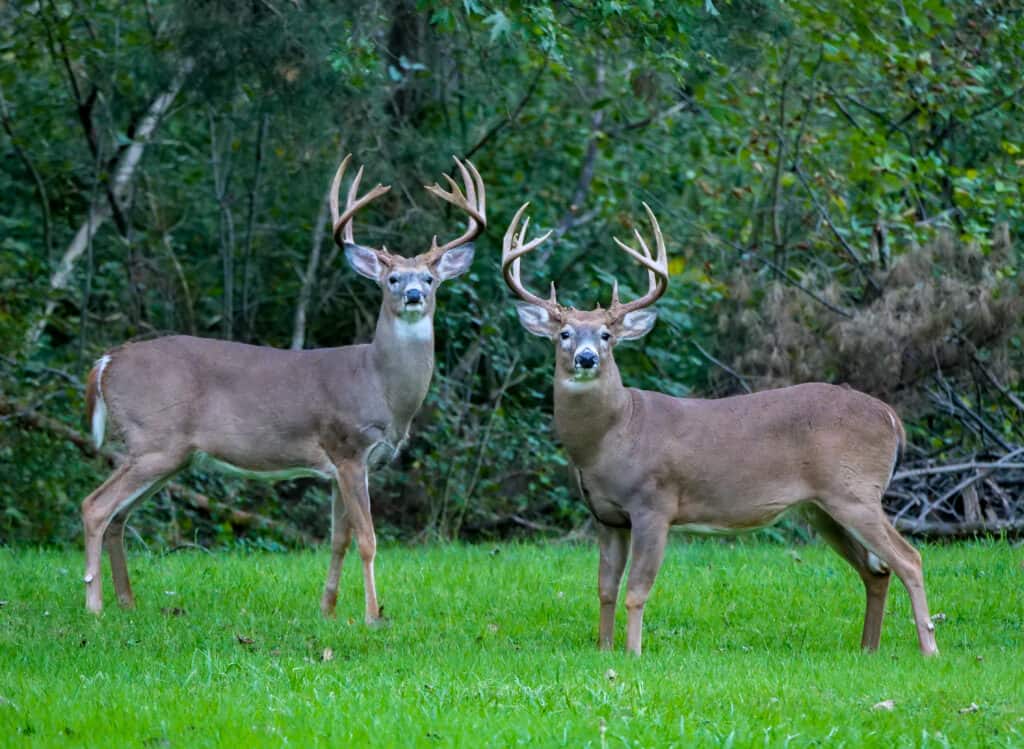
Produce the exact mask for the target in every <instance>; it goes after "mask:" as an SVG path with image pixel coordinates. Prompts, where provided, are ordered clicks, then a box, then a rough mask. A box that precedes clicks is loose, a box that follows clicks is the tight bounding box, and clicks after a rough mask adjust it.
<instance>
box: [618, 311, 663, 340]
mask: <svg viewBox="0 0 1024 749" xmlns="http://www.w3.org/2000/svg"><path fill="white" fill-rule="evenodd" d="M657 320H658V311H657V310H653V309H638V310H635V311H633V312H629V313H627V314H626V316H625V317H623V318H622V319H621V320H620V321H619V322H618V323H616V325H615V337H616V338H618V339H619V340H620V341H632V340H633V339H634V338H643V337H644V336H645V335H647V334H648V333H650V332H651V328H653V327H654V323H655V322H657Z"/></svg>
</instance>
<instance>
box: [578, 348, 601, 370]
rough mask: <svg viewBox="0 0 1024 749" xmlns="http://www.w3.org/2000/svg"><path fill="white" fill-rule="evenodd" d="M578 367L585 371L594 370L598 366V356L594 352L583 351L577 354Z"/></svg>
mask: <svg viewBox="0 0 1024 749" xmlns="http://www.w3.org/2000/svg"><path fill="white" fill-rule="evenodd" d="M576 366H577V367H583V369H593V368H594V367H596V366H597V354H595V353H594V352H593V351H583V352H580V353H579V354H576Z"/></svg>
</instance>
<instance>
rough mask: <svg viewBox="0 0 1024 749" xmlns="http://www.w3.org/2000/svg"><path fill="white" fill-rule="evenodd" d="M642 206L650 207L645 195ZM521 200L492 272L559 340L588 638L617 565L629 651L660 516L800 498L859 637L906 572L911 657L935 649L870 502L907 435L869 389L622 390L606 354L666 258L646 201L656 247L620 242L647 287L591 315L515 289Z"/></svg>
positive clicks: (769, 507) (650, 574) (647, 325)
mask: <svg viewBox="0 0 1024 749" xmlns="http://www.w3.org/2000/svg"><path fill="white" fill-rule="evenodd" d="M645 208H646V205H645ZM525 209H526V206H525V205H524V206H523V207H522V208H520V210H519V212H518V213H517V214H516V216H515V218H514V219H513V220H512V223H511V225H510V226H509V228H508V231H507V232H506V234H505V239H504V243H503V256H502V272H503V274H504V277H505V281H506V283H507V284H508V286H509V288H511V289H512V291H513V292H515V293H516V294H517V295H518V296H519V297H520V298H521V299H522V300H523V301H522V302H517V308H518V312H519V319H520V322H521V323H522V324H523V326H524V327H525V328H526V329H527V330H528V331H530V332H531V333H533V334H534V335H538V336H542V337H544V338H549V339H551V340H553V341H554V343H555V358H556V363H555V383H554V405H555V409H554V410H555V427H556V431H557V432H558V436H559V438H560V439H561V441H562V443H563V444H564V445H565V448H566V450H567V451H568V453H569V457H570V458H571V460H572V464H573V468H574V473H575V476H576V478H577V481H578V489H579V491H580V494H581V495H582V496H583V498H584V500H585V501H586V503H587V505H588V506H589V507H590V510H591V512H592V514H593V516H594V518H595V520H596V521H597V529H598V541H599V545H600V556H601V561H600V568H599V574H598V589H599V596H600V602H601V619H600V630H599V638H600V639H599V642H600V646H601V647H602V648H611V647H612V645H613V636H614V627H615V606H616V600H617V598H618V593H619V585H620V581H621V578H622V574H623V570H624V569H625V565H626V559H627V556H628V555H629V554H632V557H633V559H632V563H631V565H630V571H629V578H628V581H627V584H626V609H627V612H628V623H627V633H626V648H627V650H629V651H630V652H633V653H636V654H638V655H639V654H640V650H641V630H642V626H643V612H644V605H645V604H646V602H647V598H648V595H649V594H650V590H651V587H652V585H653V584H654V579H655V576H656V575H657V573H658V569H659V568H660V567H661V563H662V559H663V556H664V552H665V544H666V541H667V539H668V531H669V528H670V526H672V525H676V526H682V527H683V528H685V529H689V530H692V531H698V532H730V533H731V532H739V531H745V530H751V529H754V528H759V527H763V526H765V525H769V524H771V523H772V522H773V521H775V520H776V519H777V518H778V517H779V516H780V515H781V514H782V513H783V512H784V511H786V510H788V509H790V508H792V507H794V506H801V507H802V508H803V509H804V511H805V512H806V514H807V516H808V518H809V519H810V520H811V522H812V523H814V525H815V526H816V527H817V528H818V529H819V530H820V532H821V533H822V535H823V536H824V538H825V539H826V540H827V541H828V543H829V544H831V545H832V546H833V547H834V548H835V549H836V551H837V552H838V553H839V554H840V555H841V556H842V557H843V558H844V559H845V560H846V561H847V562H849V563H850V564H851V565H852V566H853V567H854V569H855V570H856V571H857V573H858V574H859V575H860V577H861V580H862V581H863V582H864V587H865V589H866V592H867V608H866V613H865V618H864V631H863V636H862V639H861V645H862V647H863V648H865V649H866V650H875V649H876V648H877V647H878V644H879V641H880V638H881V627H882V617H883V613H884V609H885V598H886V594H887V592H888V588H889V575H890V572H889V571H890V569H891V570H892V571H894V572H895V573H896V575H897V576H898V577H899V578H900V580H902V581H903V584H904V585H905V586H906V588H907V591H908V592H909V594H910V601H911V605H912V608H913V613H914V621H915V624H916V627H917V634H918V640H919V643H920V647H921V652H922V653H924V654H925V655H931V654H934V653H937V652H938V650H937V648H936V646H935V635H934V631H933V625H932V622H931V619H930V617H929V615H928V606H927V603H926V601H925V590H924V578H923V575H922V571H921V557H920V555H919V554H918V553H917V551H916V550H915V549H914V548H913V547H912V546H910V544H908V543H907V542H906V541H905V540H904V539H903V538H902V537H901V536H900V535H899V533H897V532H896V530H895V529H894V528H893V527H892V525H891V524H890V523H889V520H888V518H886V516H885V513H884V512H883V510H882V504H881V497H882V493H883V492H884V491H885V488H886V486H887V485H888V483H889V480H890V478H891V476H892V471H893V468H894V466H895V463H896V459H897V457H898V455H899V453H900V450H901V449H902V446H903V443H904V441H905V435H904V432H903V426H902V424H901V422H900V420H899V417H898V416H897V415H896V414H895V412H894V411H893V410H892V409H891V408H889V406H887V405H886V404H884V403H882V402H881V401H879V400H877V399H875V398H872V397H871V396H868V395H865V394H864V393H860V392H857V391H855V390H850V389H847V388H842V387H836V386H833V385H826V384H821V383H815V384H807V385H796V386H794V387H789V388H782V389H778V390H769V391H765V392H761V393H756V394H753V395H744V396H739V397H734V398H723V399H719V400H700V399H694V398H673V397H671V396H667V395H664V394H662V393H657V392H650V391H646V390H638V389H635V388H627V387H625V386H623V384H622V381H621V379H620V378H619V371H618V368H617V367H616V365H615V359H614V357H613V355H612V349H613V347H614V346H615V344H616V343H618V342H619V341H623V340H629V339H634V338H639V337H641V336H643V335H645V334H646V333H647V332H648V331H650V329H651V328H652V327H653V326H654V322H655V320H656V313H655V312H654V311H653V310H651V309H648V307H649V306H650V305H651V304H653V303H654V302H655V301H656V300H657V299H658V297H660V296H661V295H662V294H663V293H664V292H665V289H666V288H667V285H668V257H667V251H666V248H665V242H664V239H663V238H662V235H661V230H660V228H659V227H658V222H657V220H656V219H655V217H654V214H653V213H652V212H651V210H650V208H647V214H648V216H649V218H650V221H651V225H652V228H653V230H654V236H655V241H656V246H657V257H654V256H653V255H652V253H651V252H650V250H649V248H648V246H647V244H646V243H645V242H644V240H643V238H642V237H641V235H640V234H639V232H637V233H636V239H637V241H638V242H639V244H640V250H636V249H633V248H632V247H629V246H627V245H625V244H623V243H622V242H619V240H617V239H616V240H615V242H616V243H617V244H618V245H619V247H620V248H621V249H622V250H624V251H625V252H627V253H628V254H629V255H630V256H632V257H633V258H635V259H636V260H637V261H638V262H640V263H641V264H642V265H643V266H644V267H645V268H646V269H647V272H648V281H649V283H648V291H647V293H646V294H645V295H644V296H643V297H641V298H640V299H636V300H634V301H632V302H629V303H625V304H624V303H621V302H620V301H619V294H618V285H617V284H616V286H615V287H614V288H613V291H612V304H611V306H610V307H609V308H608V309H607V310H604V309H601V308H600V307H598V308H597V309H596V310H592V311H589V312H586V311H580V310H575V309H572V308H569V307H563V306H562V305H560V304H558V302H557V299H556V294H555V288H554V285H553V284H552V287H551V295H550V297H549V298H548V299H543V298H541V297H539V296H536V295H534V294H532V293H530V292H529V291H527V290H526V288H525V287H524V286H523V284H522V281H521V278H520V260H521V258H522V256H523V255H525V254H526V253H528V252H530V251H531V250H533V249H534V248H536V247H537V246H538V245H539V244H540V243H542V242H543V241H544V240H545V239H547V237H548V234H545V235H544V236H542V237H539V238H538V239H534V240H532V241H530V242H526V239H525V237H526V228H527V226H528V221H527V222H526V224H525V225H524V227H523V229H522V230H521V231H520V230H518V224H519V221H520V219H521V217H522V214H523V212H524V210H525Z"/></svg>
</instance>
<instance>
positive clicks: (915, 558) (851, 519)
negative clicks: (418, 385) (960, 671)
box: [825, 499, 939, 656]
mask: <svg viewBox="0 0 1024 749" xmlns="http://www.w3.org/2000/svg"><path fill="white" fill-rule="evenodd" d="M825 509H826V511H827V512H828V513H829V514H830V515H831V516H832V517H833V518H834V519H835V520H836V522H838V523H839V524H840V525H842V526H843V528H844V529H845V531H846V532H847V533H849V534H850V535H851V536H853V537H854V538H855V539H857V541H859V542H860V543H861V544H863V545H864V546H865V547H867V549H868V550H869V551H871V552H874V554H875V555H876V556H877V557H878V558H879V559H881V560H882V562H884V563H885V564H886V565H887V566H888V567H889V568H890V569H891V570H892V571H893V572H895V573H896V577H898V578H899V579H900V581H901V582H902V583H903V586H904V587H905V588H906V589H907V593H908V595H909V596H910V607H911V609H912V610H913V614H914V625H915V626H916V628H917V639H918V644H919V645H920V648H921V653H922V655H926V656H928V655H937V654H938V652H939V649H938V647H937V646H936V644H935V625H934V624H932V620H931V617H930V616H929V614H928V601H927V597H926V596H925V590H924V572H923V570H922V567H921V555H920V554H919V553H918V552H917V549H915V548H914V547H913V546H911V545H910V544H909V543H907V541H906V539H904V538H903V536H901V535H900V534H899V533H898V532H897V531H896V529H895V528H893V527H892V524H891V523H890V522H889V519H888V518H887V517H886V516H885V512H884V511H883V510H882V505H881V502H880V501H878V499H873V500H871V501H869V502H864V501H856V502H843V503H842V504H837V505H836V506H834V507H833V506H826V507H825Z"/></svg>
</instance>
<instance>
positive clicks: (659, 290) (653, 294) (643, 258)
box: [608, 203, 668, 320]
mask: <svg viewBox="0 0 1024 749" xmlns="http://www.w3.org/2000/svg"><path fill="white" fill-rule="evenodd" d="M643 205H644V208H645V209H646V211H647V217H648V218H649V219H650V220H651V227H652V228H653V229H654V242H655V245H656V246H657V248H658V257H657V259H655V258H654V257H652V256H651V250H650V248H649V247H648V246H647V243H646V242H644V238H643V237H641V236H640V232H639V231H638V230H637V229H636V228H634V229H633V235H634V236H635V237H636V239H637V241H638V242H639V243H640V247H641V248H642V249H643V254H642V255H641V254H640V253H639V252H637V251H636V250H634V249H633V248H632V247H630V246H629V245H627V244H625V243H624V242H621V241H619V239H618V237H612V239H613V240H615V244H617V245H618V246H619V248H620V249H622V250H623V251H625V252H626V254H628V255H630V256H631V257H632V258H633V259H635V260H636V261H637V262H639V263H640V264H641V265H642V266H644V267H645V268H647V293H646V294H644V295H643V296H642V297H640V298H639V299H634V300H633V301H632V302H626V303H625V304H622V303H621V302H619V282H618V281H615V283H614V285H613V286H612V304H611V306H610V307H609V308H608V314H609V316H610V317H611V318H612V319H613V320H619V319H622V318H623V317H624V316H625V315H627V314H629V313H630V312H634V311H636V310H638V309H642V308H643V307H648V306H650V305H652V304H654V303H655V302H656V301H657V300H658V297H660V296H661V295H662V294H664V293H665V289H667V288H668V250H666V249H665V238H664V237H663V236H662V235H661V227H660V226H658V219H657V218H655V217H654V211H652V210H651V207H650V206H649V205H647V203H644V204H643Z"/></svg>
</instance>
